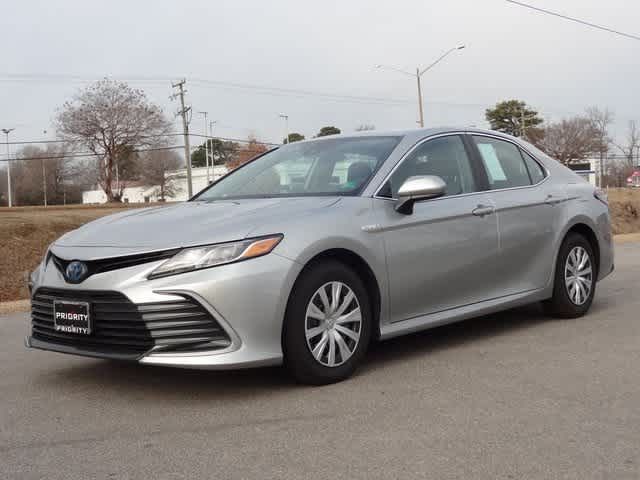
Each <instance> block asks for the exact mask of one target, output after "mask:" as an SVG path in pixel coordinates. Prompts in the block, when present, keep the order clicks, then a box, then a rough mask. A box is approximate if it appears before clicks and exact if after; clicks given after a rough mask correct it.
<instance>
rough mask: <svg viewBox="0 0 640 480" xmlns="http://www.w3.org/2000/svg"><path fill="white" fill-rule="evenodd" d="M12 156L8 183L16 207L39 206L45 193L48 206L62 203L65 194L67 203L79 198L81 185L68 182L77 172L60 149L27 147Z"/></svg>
mask: <svg viewBox="0 0 640 480" xmlns="http://www.w3.org/2000/svg"><path fill="white" fill-rule="evenodd" d="M16 157H17V158H18V160H16V161H14V165H13V166H12V180H13V185H14V186H13V188H14V197H15V200H16V204H17V205H41V204H43V203H44V195H45V191H46V194H47V202H48V203H49V204H56V203H63V202H64V201H65V196H67V194H68V196H69V201H70V202H71V201H78V200H79V199H80V192H81V188H82V183H81V182H76V181H72V180H75V176H76V171H77V169H76V167H75V166H74V164H73V162H72V160H71V159H70V158H68V157H66V151H65V148H64V147H60V146H58V145H51V144H49V145H47V146H46V148H44V149H43V148H41V147H37V146H33V145H27V146H26V147H24V148H22V149H21V150H20V151H18V152H17V153H16Z"/></svg>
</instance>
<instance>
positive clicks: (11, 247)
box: [0, 205, 149, 302]
mask: <svg viewBox="0 0 640 480" xmlns="http://www.w3.org/2000/svg"><path fill="white" fill-rule="evenodd" d="M140 206H149V205H104V206H81V205H73V206H67V207H58V206H55V207H47V208H43V207H16V208H0V302H6V301H9V300H16V299H21V298H27V297H28V296H29V295H28V292H27V287H26V285H27V278H28V276H29V273H30V272H31V271H32V270H33V269H34V268H35V267H36V266H37V265H38V262H40V261H41V260H42V256H43V255H44V253H45V251H46V249H47V246H48V245H49V244H50V243H51V242H53V241H54V240H55V239H56V238H58V237H59V236H61V235H62V234H63V233H66V232H68V231H70V230H74V229H76V228H78V227H79V226H80V225H82V224H84V223H87V222H89V221H91V220H95V219H96V218H99V217H102V216H104V215H109V214H111V213H115V212H118V211H121V210H122V209H123V208H133V207H140Z"/></svg>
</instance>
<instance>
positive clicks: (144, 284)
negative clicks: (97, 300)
mask: <svg viewBox="0 0 640 480" xmlns="http://www.w3.org/2000/svg"><path fill="white" fill-rule="evenodd" d="M160 263H161V262H152V263H147V264H143V265H137V266H133V267H129V268H123V269H119V270H113V271H109V272H104V273H100V274H96V275H93V276H91V277H89V278H87V279H86V280H85V281H84V282H82V283H81V284H78V285H72V284H68V283H66V282H65V280H64V278H63V276H62V274H61V273H60V272H59V271H58V269H57V268H56V267H55V266H54V265H53V263H52V262H49V263H48V264H47V265H46V266H45V265H42V266H41V267H40V268H39V270H38V271H37V272H36V275H34V276H33V277H32V281H33V294H32V298H34V297H35V296H37V294H38V291H39V289H47V288H48V289H64V290H65V294H66V295H70V296H73V292H74V291H77V292H78V294H80V293H81V292H82V294H84V295H86V294H90V293H91V292H92V291H95V292H98V291H102V292H104V291H112V292H117V293H120V294H122V295H124V296H125V297H126V298H127V299H129V300H130V301H131V302H132V303H134V304H136V305H139V304H149V303H153V302H166V301H168V300H179V299H181V298H184V297H185V296H186V297H189V298H191V299H193V300H194V301H196V302H197V303H199V304H200V305H201V306H202V307H203V308H204V309H206V310H207V311H208V312H209V314H210V315H211V316H212V317H213V318H215V320H216V321H217V323H218V324H219V325H220V326H221V327H222V328H223V329H224V331H225V332H226V334H227V336H228V337H229V339H230V343H229V345H228V346H224V347H223V348H216V349H207V350H198V351H189V352H167V351H164V352H163V351H158V350H157V349H150V350H149V351H145V352H141V353H139V354H136V355H122V354H120V353H118V352H108V351H104V350H101V351H96V350H95V349H94V348H90V347H89V346H83V345H81V344H77V342H76V344H74V345H69V344H65V342H61V341H56V340H55V339H54V340H53V341H52V340H51V339H43V338H42V337H39V336H37V335H35V334H32V335H31V336H30V337H27V339H26V340H25V343H26V345H27V346H28V347H30V348H36V349H41V350H50V351H55V352H60V353H69V354H74V355H83V356H90V357H97V358H115V359H121V360H135V361H138V362H140V363H144V364H153V365H166V366H175V367H184V368H204V369H236V368H247V367H256V366H266V365H275V364H279V363H281V362H282V358H283V354H282V344H281V334H282V322H283V318H284V313H285V309H286V303H287V300H288V295H289V292H290V291H291V288H292V286H293V283H294V281H295V279H296V277H297V276H298V274H299V272H300V270H301V268H302V267H301V266H300V265H298V264H297V263H295V262H293V261H291V260H289V259H287V258H284V257H282V256H280V255H278V254H276V253H273V252H272V253H271V254H269V255H266V256H264V257H260V258H255V259H251V260H248V261H244V262H238V263H233V264H229V265H222V266H218V267H213V268H209V269H205V270H201V271H196V272H189V273H183V274H179V275H173V276H169V277H164V278H158V279H154V280H148V279H147V278H146V277H147V275H148V274H149V273H150V272H151V271H152V270H153V269H154V268H156V267H157V266H158V265H159V264H160Z"/></svg>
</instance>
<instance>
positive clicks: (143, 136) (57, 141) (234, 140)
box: [0, 132, 278, 146]
mask: <svg viewBox="0 0 640 480" xmlns="http://www.w3.org/2000/svg"><path fill="white" fill-rule="evenodd" d="M180 135H183V134H182V133H163V134H158V135H141V136H140V137H139V138H162V137H176V136H180ZM189 136H190V137H201V138H205V137H206V138H210V139H213V140H222V141H225V142H237V143H249V142H250V141H251V140H247V139H242V138H227V137H218V136H216V137H211V136H208V137H207V136H206V135H202V134H198V133H191V132H189ZM55 143H69V144H73V143H75V142H73V141H69V140H22V141H19V142H9V145H40V144H42V145H46V144H55ZM257 143H260V144H262V145H270V146H271V145H272V146H277V145H278V144H277V143H270V142H260V141H257ZM0 144H2V145H6V144H7V142H0Z"/></svg>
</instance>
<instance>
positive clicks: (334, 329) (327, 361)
mask: <svg viewBox="0 0 640 480" xmlns="http://www.w3.org/2000/svg"><path fill="white" fill-rule="evenodd" d="M370 337H371V308H370V306H369V298H368V295H367V292H366V290H365V288H364V284H363V282H362V280H360V278H359V277H358V275H357V274H356V273H355V272H354V271H353V270H351V269H350V268H349V267H347V266H345V265H343V264H342V263H340V262H337V261H329V262H325V263H321V264H317V265H314V266H312V267H311V268H310V269H308V270H307V271H305V272H304V273H303V274H302V276H301V277H300V278H299V279H298V281H297V282H296V285H295V286H294V289H293V291H292V293H291V298H290V299H289V305H288V307H287V314H286V318H285V329H284V334H283V349H284V354H285V364H286V366H287V368H288V369H289V371H290V372H291V373H292V375H293V376H294V378H295V379H296V380H298V381H299V382H301V383H309V384H313V385H323V384H327V383H333V382H338V381H340V380H343V379H345V378H348V377H349V376H350V375H352V374H353V372H354V371H355V369H356V367H357V366H358V364H359V363H360V362H361V361H362V358H363V357H364V355H365V353H366V350H367V346H368V344H369V339H370Z"/></svg>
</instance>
